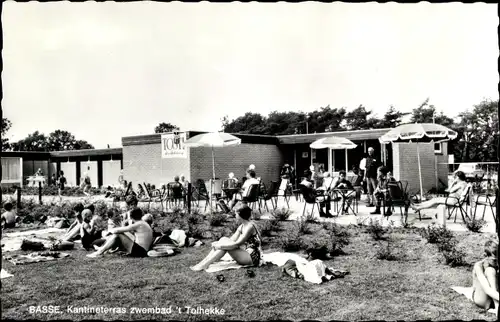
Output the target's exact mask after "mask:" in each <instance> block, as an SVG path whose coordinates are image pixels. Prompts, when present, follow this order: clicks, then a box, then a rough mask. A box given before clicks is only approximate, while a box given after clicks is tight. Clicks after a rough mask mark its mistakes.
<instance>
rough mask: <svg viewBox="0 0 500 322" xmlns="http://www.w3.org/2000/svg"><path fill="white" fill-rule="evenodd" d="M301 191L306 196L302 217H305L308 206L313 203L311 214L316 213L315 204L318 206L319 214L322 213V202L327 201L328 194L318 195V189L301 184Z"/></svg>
mask: <svg viewBox="0 0 500 322" xmlns="http://www.w3.org/2000/svg"><path fill="white" fill-rule="evenodd" d="M299 189H300V193H301V194H302V197H303V198H304V210H303V211H302V217H304V214H305V212H306V207H307V205H308V204H309V205H312V209H311V216H313V215H314V208H315V206H317V207H318V214H320V213H321V206H320V203H321V202H324V201H326V198H327V197H326V196H325V195H321V196H317V195H316V191H315V190H314V189H313V188H309V187H306V186H304V185H299Z"/></svg>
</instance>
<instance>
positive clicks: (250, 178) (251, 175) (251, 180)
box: [219, 170, 260, 212]
mask: <svg viewBox="0 0 500 322" xmlns="http://www.w3.org/2000/svg"><path fill="white" fill-rule="evenodd" d="M246 178H247V180H245V183H244V184H243V186H242V187H241V190H240V192H241V195H239V194H237V193H235V194H234V195H233V198H232V199H231V201H230V202H229V210H231V209H233V207H234V206H235V205H236V203H237V202H238V201H240V200H241V201H246V200H247V198H248V197H249V196H248V193H249V192H250V187H251V186H252V185H254V184H258V185H260V182H259V180H257V179H256V178H255V171H253V170H248V171H247V174H246ZM240 196H241V198H239V197H240ZM219 202H220V203H222V204H223V205H225V203H224V201H223V200H219ZM222 209H224V210H226V212H227V207H224V206H223V207H222Z"/></svg>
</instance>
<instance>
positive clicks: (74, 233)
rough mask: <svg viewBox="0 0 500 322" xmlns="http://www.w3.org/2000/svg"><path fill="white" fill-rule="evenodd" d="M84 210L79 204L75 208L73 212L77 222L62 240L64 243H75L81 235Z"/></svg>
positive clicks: (74, 222) (72, 224) (70, 227)
mask: <svg viewBox="0 0 500 322" xmlns="http://www.w3.org/2000/svg"><path fill="white" fill-rule="evenodd" d="M83 210H84V207H83V204H82V203H77V204H76V205H75V206H74V207H73V212H74V213H75V218H76V219H75V221H73V223H71V225H70V226H69V228H68V230H67V232H66V234H65V235H64V236H63V237H62V238H61V240H62V241H73V240H74V239H75V238H76V237H78V236H79V235H80V225H81V221H82V211H83Z"/></svg>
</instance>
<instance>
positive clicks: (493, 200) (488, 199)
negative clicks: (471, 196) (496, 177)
mask: <svg viewBox="0 0 500 322" xmlns="http://www.w3.org/2000/svg"><path fill="white" fill-rule="evenodd" d="M482 198H484V199H483V200H481V199H482ZM497 199H498V189H495V192H494V193H490V192H489V191H487V192H486V194H478V195H477V196H476V200H475V202H474V212H473V214H474V218H476V213H477V207H478V206H483V216H482V217H481V220H484V215H485V213H486V208H487V207H490V210H491V213H492V215H493V219H494V220H495V223H496V222H497V216H496V207H497Z"/></svg>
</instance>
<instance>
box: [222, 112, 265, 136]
mask: <svg viewBox="0 0 500 322" xmlns="http://www.w3.org/2000/svg"><path fill="white" fill-rule="evenodd" d="M224 122H225V123H224ZM222 126H223V131H224V132H227V133H247V134H266V133H267V131H266V119H265V117H264V116H262V115H261V114H259V113H251V112H247V113H245V115H243V116H239V117H237V118H236V119H234V120H231V121H229V120H228V119H227V117H226V118H224V119H223V125H222Z"/></svg>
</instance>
